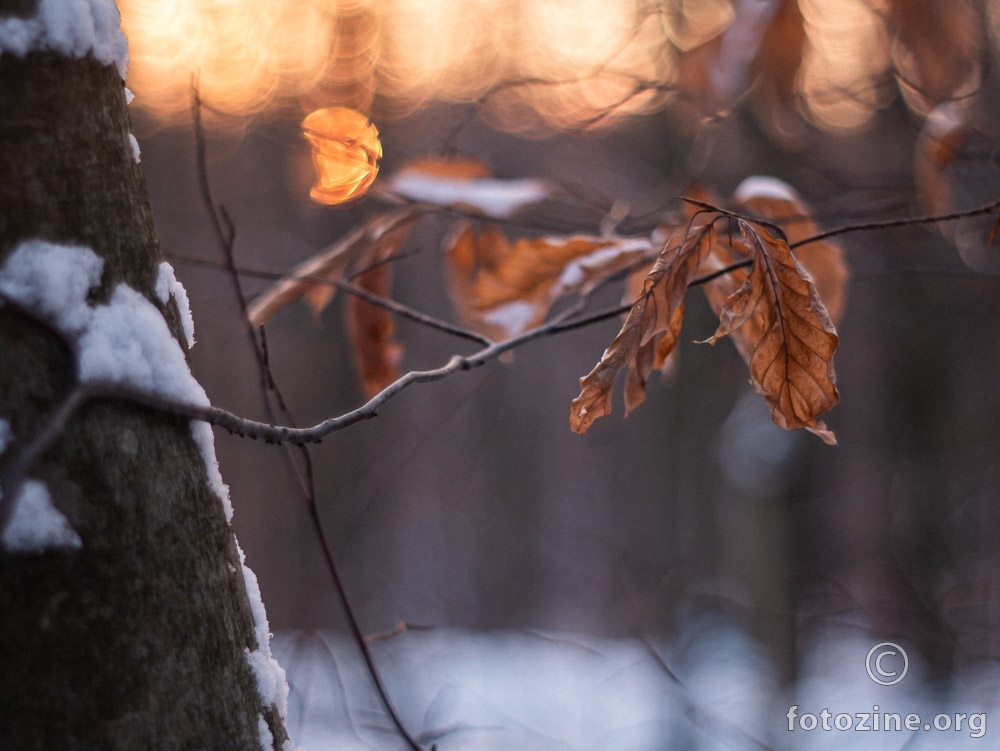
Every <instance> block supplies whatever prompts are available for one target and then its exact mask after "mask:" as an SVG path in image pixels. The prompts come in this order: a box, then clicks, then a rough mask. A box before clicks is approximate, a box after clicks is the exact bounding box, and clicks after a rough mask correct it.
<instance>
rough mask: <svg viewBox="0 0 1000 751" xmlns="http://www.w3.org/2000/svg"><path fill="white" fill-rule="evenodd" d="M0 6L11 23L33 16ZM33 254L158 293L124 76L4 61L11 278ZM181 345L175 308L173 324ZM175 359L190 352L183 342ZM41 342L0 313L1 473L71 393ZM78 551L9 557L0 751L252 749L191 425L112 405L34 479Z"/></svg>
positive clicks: (242, 628)
mask: <svg viewBox="0 0 1000 751" xmlns="http://www.w3.org/2000/svg"><path fill="white" fill-rule="evenodd" d="M31 5H32V4H31V3H29V2H21V1H20V0H6V1H5V0H0V20H2V19H3V17H4V16H8V15H10V14H16V15H22V16H25V15H30V14H31V13H32V12H33V9H32V8H30V7H29V6H31ZM34 238H39V239H43V240H48V241H52V242H59V243H71V244H75V245H85V246H88V247H90V248H92V249H93V250H94V251H95V252H96V253H97V254H98V255H99V256H101V257H102V258H103V259H104V275H103V278H102V284H101V287H100V288H99V289H98V290H97V292H96V293H95V294H94V295H93V297H94V300H93V302H101V301H103V300H104V299H106V298H107V296H108V294H109V292H110V290H111V289H112V288H113V287H114V286H115V285H116V284H118V283H119V282H125V283H127V284H128V285H130V286H131V287H133V288H135V289H137V290H139V291H140V292H142V293H143V294H144V295H145V296H146V297H147V298H148V299H150V300H151V301H153V302H154V304H156V305H158V306H160V307H161V308H162V307H163V306H162V304H161V303H160V302H159V301H158V300H157V299H156V297H155V295H154V294H153V284H154V281H155V279H156V272H157V267H158V264H159V262H160V256H159V247H158V243H157V239H156V234H155V231H154V227H153V222H152V214H151V211H150V206H149V201H148V196H147V192H146V187H145V182H144V180H143V177H142V174H141V172H140V169H139V167H138V165H136V164H135V162H134V160H133V158H132V152H131V149H130V146H129V141H128V119H127V111H126V106H125V99H124V92H123V82H122V80H121V78H120V76H119V74H118V72H117V71H116V70H115V68H114V66H106V65H102V64H100V63H98V62H97V61H96V60H94V59H93V58H92V57H90V56H88V57H86V58H83V59H69V58H66V57H63V56H62V55H60V54H57V53H54V52H37V51H36V52H30V53H28V54H27V55H26V56H25V57H23V58H18V57H15V56H13V55H10V54H4V55H2V56H0V266H2V264H3V262H4V261H5V259H6V258H7V257H8V256H9V255H10V253H11V252H12V250H13V249H14V248H15V247H16V246H17V244H18V243H19V242H21V241H23V240H29V239H34ZM165 312H166V316H167V320H168V322H169V323H170V326H171V329H172V331H173V332H174V335H175V336H176V337H177V338H178V339H179V340H180V341H181V342H183V341H184V338H183V336H182V335H181V327H180V322H179V320H178V315H177V310H176V308H175V306H174V304H173V303H172V302H171V303H170V305H169V306H168V308H167V309H166V311H165ZM182 346H183V345H182ZM74 378H75V376H74V360H73V356H72V353H71V352H70V351H69V349H68V348H67V346H66V345H65V343H64V342H63V341H62V340H61V339H60V338H59V337H58V336H57V335H55V334H53V333H52V332H51V331H49V330H48V329H46V328H45V327H44V326H43V325H41V324H39V323H37V322H35V321H33V320H32V319H31V318H30V317H28V316H26V315H23V314H20V313H18V312H16V311H14V310H13V309H11V308H9V307H7V308H4V307H0V418H2V419H5V420H7V421H9V423H10V434H11V436H12V437H13V442H12V443H11V444H10V445H9V446H8V447H7V450H6V452H5V453H4V455H3V456H2V457H0V470H2V468H3V466H4V462H5V461H9V460H10V459H11V457H13V456H14V455H15V454H16V453H17V451H18V450H19V449H20V448H21V447H23V446H24V444H25V443H26V442H27V441H29V440H30V439H31V437H32V436H34V435H36V434H37V432H38V431H39V430H40V428H41V426H42V425H43V424H44V422H45V420H46V419H47V418H48V417H49V416H51V414H52V412H53V410H54V408H55V407H56V405H58V403H59V402H60V400H61V399H63V398H64V397H65V396H66V395H67V393H68V392H69V391H70V389H71V388H72V387H73V385H74ZM30 476H31V477H32V478H33V479H37V480H41V481H43V482H44V483H45V484H46V485H47V487H48V490H49V494H50V495H51V498H52V502H53V504H54V506H55V507H56V508H57V509H58V510H59V511H60V512H61V513H62V514H63V515H64V516H65V517H66V518H67V520H68V521H69V524H70V525H71V526H72V528H73V529H74V530H75V531H76V532H77V533H78V534H79V536H80V538H81V539H82V546H81V548H80V549H79V550H76V551H71V552H58V551H47V552H44V553H41V554H11V553H9V552H4V551H3V550H0V748H3V749H10V750H11V751H14V750H17V749H56V748H58V749H97V748H100V749H141V748H156V749H181V748H184V749H195V748H205V749H207V748H217V749H257V748H260V745H261V742H260V735H261V733H260V730H259V725H258V723H259V717H260V715H261V714H263V716H264V717H265V719H266V720H267V724H268V725H269V728H270V730H271V733H272V735H273V737H274V745H275V747H276V748H281V747H282V744H283V742H284V741H285V739H286V737H287V736H286V733H285V730H284V728H283V726H282V724H281V721H280V719H279V718H278V716H277V713H276V711H275V710H274V708H273V707H271V708H268V709H264V708H262V707H261V706H260V704H261V702H260V699H259V697H258V693H257V684H256V682H255V680H254V677H253V675H252V674H251V671H250V668H249V666H248V663H247V660H246V655H245V650H246V649H250V650H253V649H255V648H256V646H257V645H256V640H255V636H254V622H253V618H252V615H251V610H250V606H249V603H248V599H247V593H246V589H245V585H244V581H243V575H242V567H241V563H240V560H239V557H238V552H237V548H236V543H235V539H234V537H233V534H232V531H231V530H230V528H229V526H228V524H227V522H226V519H225V517H224V514H223V508H222V504H221V502H220V499H219V498H218V496H217V495H215V493H214V492H213V491H212V490H211V488H210V486H209V484H208V482H207V476H206V470H205V464H204V461H203V459H202V455H201V454H200V452H199V449H198V447H197V446H196V445H195V443H194V441H193V440H192V438H191V431H190V425H189V423H188V422H187V421H185V420H180V419H175V418H171V417H167V416H164V415H161V414H157V413H155V412H153V411H150V410H147V409H143V408H139V407H135V406H130V405H128V404H125V403H121V402H116V401H115V400H101V401H94V402H91V403H89V404H87V405H85V406H84V407H83V408H82V410H81V411H80V412H79V413H78V414H77V415H76V416H75V417H74V418H72V419H71V420H70V422H69V424H68V426H67V428H66V430H65V433H64V434H63V435H62V436H61V438H60V440H58V441H57V442H56V444H55V446H54V447H53V448H52V449H51V450H49V451H48V452H47V453H46V454H45V455H44V456H43V457H42V458H41V459H40V460H39V461H38V462H37V463H36V464H35V465H33V466H32V468H31V470H30Z"/></svg>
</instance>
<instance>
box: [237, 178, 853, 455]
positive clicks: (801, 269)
mask: <svg viewBox="0 0 1000 751" xmlns="http://www.w3.org/2000/svg"><path fill="white" fill-rule="evenodd" d="M524 182H525V181H516V180H513V181H501V180H495V179H492V178H490V177H488V176H487V175H485V174H484V173H483V170H482V166H481V165H478V164H476V163H471V162H466V163H454V162H424V163H421V164H419V165H414V166H411V167H409V168H407V169H406V170H404V171H403V173H400V175H398V176H396V177H394V178H390V179H389V180H388V181H387V182H386V183H385V184H384V185H383V187H382V194H383V196H384V197H389V196H392V195H393V189H394V186H396V185H405V186H406V205H405V206H403V207H401V208H395V209H393V210H390V211H387V212H384V213H381V214H378V215H376V216H375V217H374V218H372V219H371V220H369V221H368V222H367V223H366V224H364V225H362V226H361V227H359V228H358V229H356V230H355V231H353V232H352V233H350V234H349V235H348V236H346V237H345V238H343V239H342V240H340V241H339V242H337V243H335V244H334V245H332V246H330V247H329V248H328V249H326V250H324V251H323V252H321V253H320V254H318V255H316V256H315V257H313V258H312V259H310V260H308V261H307V262H305V263H303V264H302V265H300V266H299V267H298V268H297V269H295V270H294V271H293V272H292V274H290V275H289V276H288V277H287V278H285V279H283V280H282V281H280V282H279V283H278V284H276V285H275V286H274V287H273V288H272V289H271V290H270V291H268V292H267V293H266V294H264V295H263V296H261V297H260V298H259V299H258V300H257V301H256V302H255V303H254V305H253V306H252V308H251V321H252V323H253V324H255V325H262V324H264V323H266V322H267V321H268V320H270V319H271V317H272V316H273V315H274V314H275V313H277V312H278V311H279V310H280V309H281V308H283V307H285V306H286V305H288V304H289V303H290V302H292V301H294V300H296V299H299V298H302V297H304V298H305V299H306V300H307V301H308V302H309V303H310V304H311V305H312V307H313V308H314V310H316V311H317V312H318V311H319V310H321V309H322V308H323V307H325V306H326V305H328V304H329V303H330V301H331V300H332V299H333V296H334V291H335V289H336V287H335V286H333V285H339V286H349V287H351V289H350V290H349V291H351V292H352V293H354V294H351V295H350V297H349V299H348V301H347V306H348V309H347V315H346V316H345V322H346V326H347V331H348V337H349V339H350V341H351V344H352V347H353V351H354V359H355V363H356V369H357V373H358V379H359V382H360V384H361V387H362V389H363V390H364V391H365V393H366V394H367V395H369V396H371V395H374V394H375V393H377V392H378V391H380V390H381V389H383V388H384V387H385V386H387V385H388V384H390V383H392V382H393V381H394V380H396V379H397V378H399V376H400V370H399V366H400V361H401V358H402V353H403V347H402V345H401V344H400V343H399V342H398V341H397V340H396V338H395V335H394V334H395V324H394V320H393V313H392V312H391V310H389V309H388V308H387V307H385V306H384V305H381V304H377V303H380V302H381V301H382V300H385V299H388V298H390V297H391V285H392V265H391V264H390V263H389V261H391V260H392V259H394V258H396V257H397V256H398V255H399V253H400V251H401V249H402V247H403V245H404V243H405V241H406V238H407V236H408V234H409V232H410V229H411V228H412V227H413V225H414V224H415V223H416V222H417V221H418V220H419V219H420V218H421V217H422V216H424V215H426V214H427V213H429V212H431V211H440V209H441V208H445V209H447V210H448V211H450V212H452V213H456V214H460V215H461V216H460V218H459V219H457V220H456V224H455V226H454V228H453V230H452V231H451V232H450V233H449V235H448V236H447V238H446V240H445V242H444V248H443V249H444V253H445V260H446V267H447V280H448V289H449V292H450V296H451V300H452V303H453V307H454V309H455V311H456V314H457V316H458V318H459V319H460V320H461V321H462V323H463V324H464V325H465V326H467V327H469V328H470V329H473V330H475V331H477V332H479V333H480V334H482V335H483V336H484V337H486V338H487V339H489V340H490V341H494V342H497V341H506V340H509V339H512V338H516V337H519V336H522V335H524V334H525V333H526V332H529V331H531V330H533V329H535V328H536V327H538V326H540V325H543V324H544V323H545V321H546V320H547V319H549V318H550V316H551V313H552V310H553V307H554V306H555V305H556V304H557V303H558V302H559V301H561V300H565V299H567V298H572V297H576V298H578V299H582V300H585V299H586V298H587V296H588V295H590V293H591V292H593V291H594V290H595V289H596V288H597V287H599V286H601V285H604V284H606V283H610V282H613V281H615V280H624V284H623V286H624V290H625V293H624V297H625V302H626V303H631V309H630V310H629V312H628V313H627V315H626V316H625V320H624V323H623V325H622V328H621V331H620V332H619V334H618V336H616V337H615V339H614V341H612V342H611V344H610V345H609V346H608V348H607V350H606V351H605V352H604V355H603V356H602V357H601V359H600V361H599V362H598V363H597V365H596V366H595V367H594V369H593V370H592V371H591V372H590V373H589V374H587V375H586V376H585V377H584V378H582V379H581V380H580V387H581V391H580V394H579V396H578V397H577V398H576V399H575V400H574V401H573V403H572V406H571V411H570V427H571V428H572V429H573V430H575V431H577V432H580V433H583V432H585V431H586V430H587V429H588V428H589V427H590V425H591V424H592V423H593V421H594V420H595V419H597V418H598V417H602V416H604V415H607V414H609V413H610V412H611V396H612V391H613V389H614V385H615V382H616V381H617V380H618V377H619V376H620V375H621V374H622V373H623V372H625V385H624V392H625V408H626V413H627V412H628V411H631V410H632V409H634V408H635V407H636V406H638V405H639V404H640V403H641V402H642V401H643V400H644V399H645V396H646V387H647V383H648V380H649V377H650V374H651V373H652V371H653V370H660V371H662V372H668V371H669V370H670V369H671V367H672V365H673V363H674V361H675V358H676V352H677V349H676V348H677V342H678V339H679V337H680V333H681V326H682V322H683V317H684V300H685V296H686V294H687V292H688V290H689V289H690V287H692V286H699V287H700V288H701V289H702V290H703V291H704V293H705V295H706V296H707V298H708V301H709V303H710V305H711V306H712V308H713V309H714V310H715V312H716V313H717V314H718V315H719V326H718V329H717V330H716V331H715V333H714V334H713V335H712V336H711V337H710V338H709V339H708V340H707V342H708V343H712V344H714V343H715V342H716V341H717V340H718V339H720V338H722V337H726V336H728V337H729V338H730V339H732V340H733V342H734V343H735V345H736V347H737V349H738V350H739V352H740V354H741V355H742V356H743V358H744V360H745V361H746V362H747V364H748V366H749V370H750V383H751V384H752V386H753V387H754V389H756V390H757V391H758V392H759V393H761V394H762V395H763V397H764V399H765V400H766V402H767V403H768V405H769V406H770V408H771V414H772V417H773V419H774V422H775V423H777V424H778V425H780V426H781V427H783V428H787V429H789V430H793V429H797V428H806V429H807V430H810V431H812V432H814V433H816V434H817V435H819V436H820V437H821V438H823V440H825V441H827V442H828V443H833V442H834V438H833V434H832V433H831V432H830V431H829V430H827V428H826V426H825V425H824V423H823V422H822V421H821V420H819V419H818V418H819V415H821V414H822V413H824V412H826V411H827V410H828V409H830V408H831V407H833V406H834V405H835V404H836V403H837V402H838V400H839V395H838V393H837V387H836V375H835V372H834V366H833V356H834V352H835V350H836V348H837V342H838V339H837V333H836V329H835V328H834V322H835V321H836V320H837V319H838V317H839V315H840V313H841V311H842V310H843V307H844V290H845V284H846V281H847V276H848V275H847V270H846V267H845V265H844V263H843V260H842V257H841V251H840V248H839V247H838V246H837V245H835V244H834V243H832V242H829V241H820V242H808V243H802V244H801V245H800V246H799V247H797V248H796V249H795V250H794V251H793V250H792V245H794V244H795V243H796V242H801V241H804V240H807V239H808V238H810V237H812V236H814V235H816V234H817V228H816V226H815V224H814V223H813V222H812V221H811V220H810V218H809V211H808V209H807V208H806V207H805V206H804V205H803V204H802V202H801V201H800V200H799V199H798V198H797V196H796V195H795V193H794V191H792V189H791V188H789V187H788V186H787V185H785V184H784V183H780V182H779V181H777V180H774V179H772V178H753V179H751V180H748V181H747V182H746V183H744V186H741V189H740V190H738V191H737V194H736V195H735V196H734V199H733V201H732V202H730V206H729V208H727V209H724V208H721V206H722V201H720V200H719V199H718V198H716V197H714V196H712V195H711V194H710V193H708V191H706V190H704V189H694V190H692V191H691V192H690V195H689V196H687V197H686V198H685V211H684V214H683V215H682V216H681V217H679V218H678V219H676V220H675V221H673V222H671V223H665V224H662V225H661V226H659V227H657V228H656V230H655V231H654V232H653V233H651V234H650V235H648V236H638V237H622V236H618V235H607V236H600V235H583V234H577V235H570V236H541V237H521V238H518V239H516V240H511V239H510V238H509V237H508V236H507V235H506V234H505V232H504V230H503V229H502V228H501V226H499V225H498V224H496V223H495V221H494V222H490V221H489V220H491V219H492V220H496V219H498V218H505V217H508V216H510V215H512V214H514V213H516V212H517V211H519V210H520V209H522V208H524V207H525V206H526V205H529V204H532V203H536V202H538V201H540V200H544V199H545V198H546V197H548V194H547V193H546V191H543V190H538V189H537V185H536V186H535V187H534V188H532V189H530V190H526V186H525V185H524ZM418 183H419V184H420V185H421V186H422V187H420V188H419V189H418V188H415V187H414V186H415V185H417V184H418ZM414 191H416V194H415V192H414ZM455 196H461V200H458V199H456V198H455ZM396 197H397V198H398V194H396ZM779 225H780V226H781V227H784V229H781V228H780V227H779ZM790 243H791V244H790ZM358 288H360V291H361V293H362V295H363V294H364V293H365V292H367V293H369V295H368V296H367V297H368V299H365V297H364V296H359V295H358V291H359V289H358ZM372 295H375V296H377V297H376V298H373V297H372Z"/></svg>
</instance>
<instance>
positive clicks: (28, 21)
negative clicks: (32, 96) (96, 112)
mask: <svg viewBox="0 0 1000 751" xmlns="http://www.w3.org/2000/svg"><path fill="white" fill-rule="evenodd" d="M45 50H47V51H52V52H61V53H62V54H64V55H67V56H69V57H85V56H86V55H87V54H88V53H92V54H93V55H94V57H95V58H96V59H97V60H98V61H99V62H102V63H104V64H105V65H114V66H115V67H116V68H117V69H118V73H119V75H121V77H122V78H123V79H124V78H125V71H126V69H127V68H128V42H127V41H126V39H125V34H124V33H123V32H122V29H121V15H120V14H119V13H118V8H117V7H116V6H115V3H114V2H113V0H41V2H39V3H38V11H37V13H36V14H35V16H34V17H33V18H17V17H13V18H10V17H9V18H4V19H2V20H0V53H3V52H10V53H12V54H14V55H16V56H17V57H24V56H25V55H26V54H28V53H29V52H33V51H45Z"/></svg>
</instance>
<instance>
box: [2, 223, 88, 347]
mask: <svg viewBox="0 0 1000 751" xmlns="http://www.w3.org/2000/svg"><path fill="white" fill-rule="evenodd" d="M103 268H104V261H103V259H101V258H98V257H97V255H96V254H95V253H94V252H93V251H92V250H90V249H89V248H84V247H82V246H79V245H57V244H56V243H50V242H47V241H45V240H27V241H25V242H22V243H21V244H20V245H18V246H17V248H16V249H15V250H14V252H13V253H11V254H10V255H9V256H8V257H7V262H6V263H5V264H4V266H3V267H2V268H0V292H2V293H3V294H5V295H7V296H8V297H10V298H12V299H14V300H16V301H17V302H18V303H20V304H21V305H23V306H24V307H26V308H28V309H30V310H32V311H33V312H34V313H35V314H36V315H38V316H40V317H41V318H43V319H45V320H46V321H48V322H49V323H50V324H52V325H53V326H55V327H56V328H57V329H59V330H60V331H61V332H63V333H64V334H66V335H67V336H76V335H78V334H80V333H81V332H82V331H84V330H85V329H86V328H87V327H88V326H89V325H90V322H91V320H92V319H93V317H94V311H93V308H91V307H90V306H89V305H87V293H88V291H89V290H90V288H91V287H96V286H97V285H98V284H99V283H100V281H101V270H102V269H103Z"/></svg>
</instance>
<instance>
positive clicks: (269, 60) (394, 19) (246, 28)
mask: <svg viewBox="0 0 1000 751" xmlns="http://www.w3.org/2000/svg"><path fill="white" fill-rule="evenodd" d="M683 5H684V6H685V7H686V6H688V5H690V6H691V7H692V9H698V12H697V13H694V11H693V10H692V13H693V15H692V19H691V20H686V17H685V18H679V17H676V14H673V15H671V14H667V13H666V12H665V11H660V10H658V9H657V8H656V7H655V6H648V5H647V4H645V3H643V2H642V1H641V0H462V2H455V0H353V1H352V2H348V1H347V0H311V2H308V3H301V2H297V1H296V0H119V6H120V8H121V12H122V19H123V26H124V28H125V31H126V33H127V34H128V36H129V39H130V43H131V50H132V57H131V65H130V70H129V86H130V87H131V88H132V89H133V90H134V91H135V93H136V95H137V99H136V105H137V106H140V107H143V108H144V109H146V110H147V111H149V112H151V113H152V114H153V115H154V116H155V117H156V118H157V119H158V120H160V121H161V122H165V123H171V122H178V121H183V120H184V119H185V118H187V117H188V112H189V109H190V101H191V81H192V79H196V80H197V81H198V86H199V92H200V94H201V97H202V99H203V100H204V102H205V103H206V105H207V106H208V108H209V110H210V112H214V113H228V114H234V115H245V114H252V113H255V112H261V111H264V110H268V109H272V108H274V107H277V106H287V105H289V104H291V105H293V106H301V107H304V108H305V109H307V110H309V109H313V108H315V107H321V106H330V105H337V106H346V107H351V108H353V109H358V110H360V111H368V110H369V109H370V106H371V103H372V101H373V99H374V96H375V93H376V91H377V93H378V94H379V95H380V96H381V97H382V101H383V106H384V107H385V108H386V110H387V111H389V112H392V113H394V114H406V113H408V112H412V111H413V110H414V109H416V108H417V107H419V106H420V105H421V104H423V103H424V102H426V101H428V100H437V101H459V102H469V101H476V100H483V108H484V110H485V111H486V112H487V115H488V117H490V119H491V120H492V121H493V122H495V123H499V124H502V125H503V127H505V128H508V129H511V130H515V131H522V132H525V131H534V130H537V129H539V128H545V127H547V126H556V127H573V126H576V125H579V124H581V123H585V122H587V121H588V120H591V119H592V118H594V117H595V115H597V114H599V113H600V111H601V110H606V109H612V110H614V113H615V114H627V113H631V112H641V111H647V110H649V109H650V108H651V107H653V106H655V105H657V104H658V103H659V101H661V100H662V99H663V94H662V92H663V91H664V90H666V89H667V88H669V86H668V84H669V82H670V79H671V77H672V76H673V75H674V69H673V68H674V66H673V63H674V53H675V51H676V49H675V46H674V42H673V41H672V38H673V37H674V36H676V37H677V38H678V39H681V38H683V39H691V38H695V37H699V36H700V35H703V34H704V33H706V29H709V28H717V26H718V24H719V23H720V19H722V20H723V21H724V16H725V14H726V13H730V12H731V0H702V1H701V2H693V0H687V2H685V3H683ZM705 8H708V9H709V10H711V12H710V13H709V12H706V11H705ZM727 9H728V10H727ZM720 13H721V14H722V15H720ZM675 27H676V29H675ZM665 30H666V31H668V32H670V33H668V34H665V33H664V31H665ZM674 31H676V32H677V33H676V34H674ZM637 81H640V82H643V83H644V84H647V85H646V86H645V88H647V89H648V90H650V91H652V90H653V89H655V88H659V89H660V91H661V95H660V96H659V97H654V96H652V95H650V94H644V93H643V92H638V93H636V92H635V91H634V90H635V89H636V82H637ZM498 86H499V87H502V88H504V91H503V95H501V96H494V95H493V94H494V92H496V91H497V87H498ZM640 88H642V87H640Z"/></svg>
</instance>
